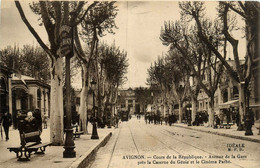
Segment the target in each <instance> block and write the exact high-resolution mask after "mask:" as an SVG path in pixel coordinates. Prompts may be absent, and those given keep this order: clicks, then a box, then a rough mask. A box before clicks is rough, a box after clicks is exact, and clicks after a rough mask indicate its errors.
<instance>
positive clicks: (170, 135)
mask: <svg viewBox="0 0 260 168" xmlns="http://www.w3.org/2000/svg"><path fill="white" fill-rule="evenodd" d="M139 126H140V127H141V125H139ZM153 129H156V130H157V131H158V132H159V133H161V134H163V135H166V136H168V137H173V139H174V140H177V141H178V142H181V143H183V144H185V145H189V146H191V147H193V148H195V149H198V150H201V151H203V152H205V153H207V154H210V155H217V154H214V153H211V152H209V151H206V150H203V149H201V148H199V147H196V146H195V145H192V144H189V143H187V142H185V141H182V140H180V139H178V138H176V137H175V136H174V135H175V134H174V132H173V131H169V130H167V129H158V128H153ZM162 130H163V131H166V132H168V133H165V132H163V131H162ZM155 138H156V139H157V140H158V138H157V137H155ZM174 151H175V152H177V153H178V154H182V153H180V152H178V151H177V150H174ZM182 155H185V154H182ZM220 160H224V159H220ZM232 164H233V165H235V166H238V167H240V168H243V166H240V165H238V164H236V163H232Z"/></svg>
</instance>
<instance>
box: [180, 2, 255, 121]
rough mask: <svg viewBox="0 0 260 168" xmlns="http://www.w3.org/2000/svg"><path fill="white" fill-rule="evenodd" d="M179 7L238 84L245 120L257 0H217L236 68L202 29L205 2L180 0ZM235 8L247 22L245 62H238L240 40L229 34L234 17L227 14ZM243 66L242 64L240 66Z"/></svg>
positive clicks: (253, 54)
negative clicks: (251, 0) (233, 67)
mask: <svg viewBox="0 0 260 168" xmlns="http://www.w3.org/2000/svg"><path fill="white" fill-rule="evenodd" d="M180 8H181V9H182V14H183V15H186V16H190V17H191V18H192V19H194V20H195V22H196V25H197V29H198V36H199V38H200V39H201V40H202V41H203V42H204V43H205V44H206V46H207V48H208V49H209V50H211V51H212V52H213V53H214V54H215V56H216V57H217V58H218V59H219V60H220V61H221V63H222V64H223V65H224V66H225V68H226V70H227V71H228V73H229V76H230V77H231V78H232V80H233V81H235V82H237V83H238V84H239V111H240V116H241V117H240V118H241V119H240V120H241V121H240V123H243V122H244V116H245V113H246V108H245V107H246V101H245V98H246V93H247V90H248V86H249V82H250V79H251V73H252V65H253V64H252V63H253V58H254V59H255V60H254V61H257V58H258V56H257V55H258V50H257V47H256V46H258V45H257V44H258V40H257V36H258V33H259V31H258V25H257V24H256V23H258V21H259V3H258V2H241V1H238V2H220V5H219V16H220V18H219V19H220V20H221V21H222V30H221V32H222V33H223V35H224V37H225V39H226V40H227V41H228V42H229V43H230V44H231V45H232V48H233V57H234V60H235V70H233V69H232V68H231V66H230V65H229V64H228V63H227V61H226V60H225V55H223V54H221V53H220V52H219V51H218V49H217V48H216V46H214V44H213V43H212V41H210V38H209V36H208V35H207V34H206V33H205V27H204V26H203V24H202V23H203V21H204V18H203V15H204V13H203V12H204V8H205V7H204V6H203V3H201V2H193V3H191V2H184V3H180ZM231 10H232V11H234V12H236V13H237V14H239V15H240V16H241V17H242V18H243V19H244V20H245V23H246V29H245V30H246V32H245V34H246V37H247V46H246V48H247V54H246V56H245V61H246V62H245V64H243V65H241V61H240V60H241V59H240V56H239V52H238V42H239V40H237V39H235V38H234V37H233V36H232V35H231V32H232V26H233V25H232V24H234V23H233V22H230V20H232V19H234V18H231V19H230V16H229V15H228V14H229V13H230V11H231ZM241 67H243V68H241Z"/></svg>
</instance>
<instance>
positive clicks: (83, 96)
mask: <svg viewBox="0 0 260 168" xmlns="http://www.w3.org/2000/svg"><path fill="white" fill-rule="evenodd" d="M82 73H83V74H82V78H83V84H82V90H81V93H80V106H79V114H80V125H81V128H82V131H83V132H84V134H87V133H88V129H87V122H86V121H87V97H88V88H87V87H88V82H87V81H88V80H87V78H88V75H87V68H86V67H85V66H83V71H82Z"/></svg>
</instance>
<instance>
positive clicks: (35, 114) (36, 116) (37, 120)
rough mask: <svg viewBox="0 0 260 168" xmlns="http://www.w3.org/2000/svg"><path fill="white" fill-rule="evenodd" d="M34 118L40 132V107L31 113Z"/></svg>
mask: <svg viewBox="0 0 260 168" xmlns="http://www.w3.org/2000/svg"><path fill="white" fill-rule="evenodd" d="M33 116H34V118H35V119H36V124H37V127H38V130H40V131H41V132H42V115H41V111H40V109H35V110H34V113H33Z"/></svg>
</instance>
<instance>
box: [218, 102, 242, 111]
mask: <svg viewBox="0 0 260 168" xmlns="http://www.w3.org/2000/svg"><path fill="white" fill-rule="evenodd" d="M218 106H219V108H220V109H224V108H230V107H238V100H231V101H228V102H225V103H223V104H219V105H218Z"/></svg>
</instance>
